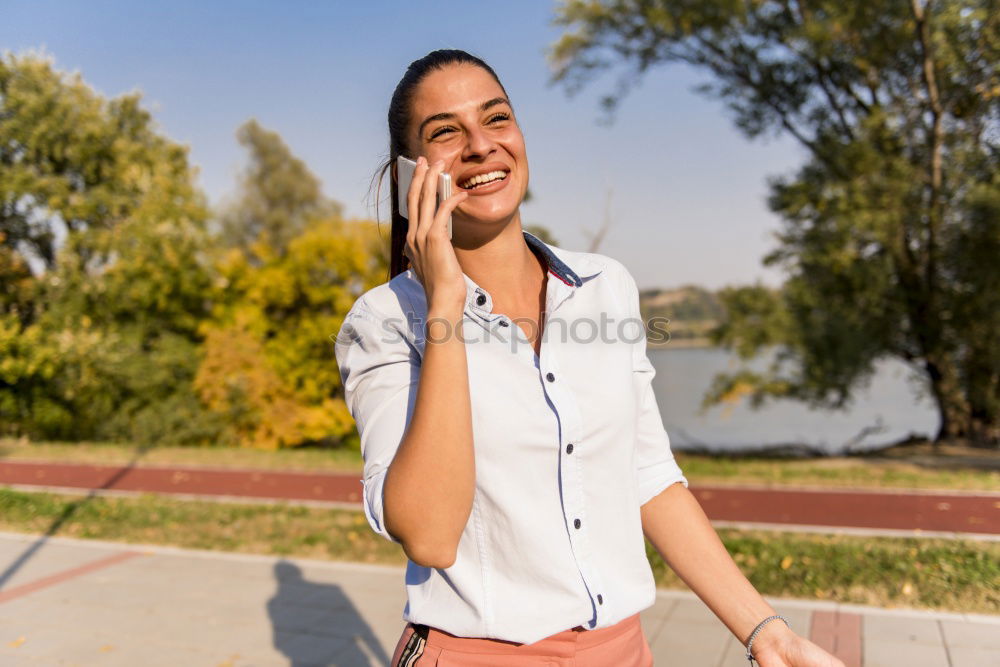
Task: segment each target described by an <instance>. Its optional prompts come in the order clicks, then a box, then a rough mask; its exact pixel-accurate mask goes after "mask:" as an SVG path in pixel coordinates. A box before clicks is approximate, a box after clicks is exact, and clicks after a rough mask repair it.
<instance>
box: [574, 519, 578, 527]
mask: <svg viewBox="0 0 1000 667" xmlns="http://www.w3.org/2000/svg"><path fill="white" fill-rule="evenodd" d="M573 527H574V528H579V527H580V520H579V519H573Z"/></svg>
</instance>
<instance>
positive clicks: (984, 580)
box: [0, 488, 1000, 614]
mask: <svg viewBox="0 0 1000 667" xmlns="http://www.w3.org/2000/svg"><path fill="white" fill-rule="evenodd" d="M0 530H7V531H15V532H23V533H31V534H45V533H51V534H56V535H64V536H70V537H79V538H91V539H103V540H114V541H121V542H133V543H147V544H163V545H173V546H180V547H192V548H199V549H215V550H220V551H238V552H249V553H261V554H273V555H281V556H298V557H307V558H321V559H329V560H342V561H353V562H364V563H387V564H396V565H403V564H404V563H405V562H406V559H405V556H404V554H403V552H402V550H401V549H400V548H399V547H398V546H397V545H395V544H393V543H390V542H388V541H387V540H385V539H383V538H381V537H379V536H378V535H376V534H375V533H374V532H373V531H372V530H371V528H370V527H369V526H368V524H367V522H366V521H365V518H364V516H363V515H362V514H361V512H360V511H352V510H338V509H318V508H309V507H301V506H291V505H286V504H279V505H254V504H232V503H212V502H203V501H183V500H178V499H175V498H170V497H166V496H156V495H152V494H146V495H143V496H138V497H109V496H96V497H91V498H86V497H82V496H62V495H56V494H49V493H25V492H20V491H14V490H11V489H3V488H0ZM718 532H719V535H720V537H721V538H722V540H723V542H724V543H725V545H726V547H727V548H728V549H729V551H730V553H731V554H733V558H734V559H735V560H736V562H737V563H738V564H739V566H740V568H741V569H742V570H743V572H744V574H746V575H747V577H748V578H749V579H750V581H751V582H753V584H754V586H755V587H756V588H757V590H759V591H760V592H761V593H762V594H765V595H774V596H788V597H807V598H815V599H825V600H837V601H840V602H853V603H861V604H874V605H880V606H905V607H914V608H928V609H944V610H953V611H963V612H978V613H992V614H996V613H1000V594H998V591H1000V543H996V542H974V541H966V540H939V539H913V538H869V537H854V536H841V535H817V534H794V533H785V532H766V531H758V530H754V531H741V530H736V529H720V530H719V531H718ZM647 552H648V554H649V557H650V562H651V564H652V566H653V571H654V573H655V575H656V581H657V584H658V585H659V586H660V587H663V588H681V589H683V588H685V586H684V584H683V582H681V581H680V580H679V579H678V578H677V577H676V575H674V574H673V572H672V571H671V570H670V569H669V568H668V567H667V566H666V565H665V564H664V563H663V561H662V560H661V559H660V557H659V555H658V554H656V552H655V551H654V550H653V548H652V546H650V545H649V544H648V543H647Z"/></svg>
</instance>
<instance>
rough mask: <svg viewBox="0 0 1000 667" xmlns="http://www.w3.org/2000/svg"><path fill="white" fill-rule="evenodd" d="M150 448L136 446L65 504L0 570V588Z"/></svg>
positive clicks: (131, 467) (134, 464) (127, 471)
mask: <svg viewBox="0 0 1000 667" xmlns="http://www.w3.org/2000/svg"><path fill="white" fill-rule="evenodd" d="M150 449H151V447H150V446H149V445H142V446H139V447H137V448H136V450H135V453H134V454H133V455H132V460H131V461H129V462H128V463H126V464H125V465H124V466H122V467H121V468H119V469H118V470H116V471H115V472H114V474H113V475H111V476H110V477H108V479H107V480H105V482H104V484H101V485H100V486H99V487H96V488H93V489H90V492H89V493H87V495H86V496H84V497H83V498H81V499H79V500H74V501H73V502H71V503H70V504H68V505H66V509H64V510H63V512H62V514H60V515H59V518H57V519H56V520H55V521H53V522H52V525H51V526H49V527H48V529H47V530H46V531H45V534H44V535H42V536H41V537H39V538H38V539H37V540H35V541H34V542H33V543H32V544H31V546H29V547H28V548H27V549H25V550H24V553H22V554H21V555H20V556H18V557H17V558H15V559H14V561H13V562H12V563H11V564H10V565H8V566H7V569H5V570H4V571H3V572H0V589H3V587H4V584H6V583H7V582H8V581H10V579H11V578H12V577H13V576H14V575H15V574H16V573H17V571H18V570H20V569H21V568H22V567H24V564H25V563H27V562H28V561H29V560H31V557H32V556H34V555H35V554H36V553H37V552H38V550H39V549H41V548H42V547H43V546H45V543H46V542H47V541H48V539H49V538H50V537H52V536H53V535H55V534H56V533H57V532H59V528H61V527H62V525H63V524H64V523H66V522H67V521H69V519H70V517H72V516H73V514H75V513H76V511H77V510H78V509H80V508H81V507H83V506H84V505H86V504H87V503H88V502H90V501H91V499H93V498H94V496H96V495H97V494H98V492H99V491H103V490H105V489H109V488H111V487H113V486H114V485H115V483H117V482H118V480H120V479H121V478H122V477H124V476H125V475H127V474H128V473H129V471H131V470H132V469H133V468H135V466H136V465H137V464H138V463H139V459H141V458H142V457H143V456H145V455H146V452H148V451H149V450H150Z"/></svg>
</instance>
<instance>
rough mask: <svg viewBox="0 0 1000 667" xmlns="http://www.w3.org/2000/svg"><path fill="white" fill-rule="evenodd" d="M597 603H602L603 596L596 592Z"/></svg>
mask: <svg viewBox="0 0 1000 667" xmlns="http://www.w3.org/2000/svg"><path fill="white" fill-rule="evenodd" d="M597 604H604V596H603V595H601V594H600V593H598V594H597Z"/></svg>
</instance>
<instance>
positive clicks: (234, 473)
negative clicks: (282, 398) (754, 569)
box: [0, 461, 1000, 534]
mask: <svg viewBox="0 0 1000 667" xmlns="http://www.w3.org/2000/svg"><path fill="white" fill-rule="evenodd" d="M0 484H18V485H29V486H49V487H69V488H75V489H101V490H117V491H145V492H152V493H167V494H170V493H179V494H197V495H204V496H236V497H246V498H270V499H276V500H289V501H295V500H312V501H325V502H343V503H356V504H360V502H361V481H360V473H358V474H338V473H302V472H279V471H265V470H236V469H222V468H195V467H118V466H97V465H81V464H61V463H33V462H4V461H0ZM691 491H692V492H693V493H694V495H695V497H696V498H697V499H698V502H700V503H701V506H702V507H703V508H704V509H705V513H706V514H707V515H708V517H709V518H710V519H712V520H714V521H745V522H757V523H778V524H797V525H818V526H835V527H851V528H881V529H902V530H914V529H920V530H927V531H954V532H963V533H986V534H1000V494H993V495H989V494H967V493H963V494H948V493H925V492H907V491H854V490H843V491H840V490H832V489H831V490H815V491H807V490H792V489H768V488H746V487H727V486H709V485H701V484H697V485H695V484H692V486H691Z"/></svg>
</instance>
